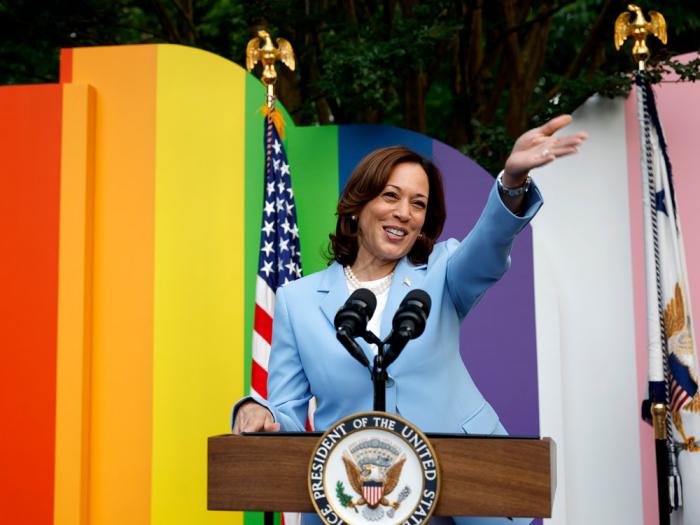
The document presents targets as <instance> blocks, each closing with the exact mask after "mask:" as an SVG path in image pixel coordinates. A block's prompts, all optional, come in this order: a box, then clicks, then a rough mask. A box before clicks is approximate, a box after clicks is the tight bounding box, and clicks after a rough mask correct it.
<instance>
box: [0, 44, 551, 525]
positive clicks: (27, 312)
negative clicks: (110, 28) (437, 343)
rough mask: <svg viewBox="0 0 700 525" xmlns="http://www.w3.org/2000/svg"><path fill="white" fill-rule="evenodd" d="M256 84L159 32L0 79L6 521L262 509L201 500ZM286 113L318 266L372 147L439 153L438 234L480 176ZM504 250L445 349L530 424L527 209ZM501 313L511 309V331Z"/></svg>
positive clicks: (229, 519)
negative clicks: (495, 279) (499, 269)
mask: <svg viewBox="0 0 700 525" xmlns="http://www.w3.org/2000/svg"><path fill="white" fill-rule="evenodd" d="M263 101H264V91H263V88H262V86H261V85H260V83H259V82H258V81H257V80H256V79H255V78H253V77H252V76H250V75H248V74H247V73H246V72H245V71H244V70H243V69H241V68H240V67H238V66H236V65H235V64H233V63H231V62H229V61H227V60H225V59H223V58H221V57H218V56H215V55H212V54H210V53H206V52H203V51H200V50H197V49H192V48H186V47H180V46H171V45H158V46H123V47H102V48H81V49H72V50H64V51H63V53H62V55H61V82H60V84H57V85H37V86H14V87H2V88H0V173H1V176H0V180H1V181H2V186H3V188H2V192H0V217H1V218H2V226H1V227H2V236H0V239H1V240H0V246H1V247H2V254H3V257H2V260H1V261H0V279H1V282H2V283H3V293H2V297H1V298H0V305H1V308H2V310H1V313H2V315H1V316H0V357H1V358H2V378H1V380H0V403H2V414H3V432H2V433H1V434H0V436H1V437H0V458H1V459H2V472H3V476H2V481H0V516H2V521H3V522H6V523H31V524H48V523H57V524H86V523H94V524H100V525H110V524H115V525H122V524H124V523H130V524H147V523H168V524H178V523H182V524H191V523H241V522H242V521H243V520H244V519H245V521H247V522H255V521H258V520H259V516H257V515H252V514H251V515H248V516H245V517H244V516H243V514H241V513H222V512H209V511H207V510H206V481H207V479H206V446H207V437H208V436H212V435H217V434H222V433H226V432H227V431H228V430H229V427H228V425H229V413H230V409H231V406H232V404H233V403H234V401H235V400H237V399H238V398H240V397H241V396H243V395H244V393H245V392H246V390H247V387H248V384H249V376H250V339H251V333H252V312H253V306H254V282H255V274H256V271H257V261H258V247H259V238H260V237H259V235H260V226H261V213H262V201H263V199H262V191H263V184H262V183H263V165H264V157H263V120H262V116H261V114H260V113H259V111H258V109H259V107H260V106H261V104H262V102H263ZM286 121H287V123H288V126H287V128H288V129H287V139H286V146H287V153H288V157H289V161H290V165H291V169H292V180H293V184H294V190H295V195H296V204H297V209H298V220H299V226H300V232H301V243H302V253H303V267H304V272H305V273H306V274H308V273H312V272H315V271H318V270H320V269H322V268H324V267H325V265H326V261H325V258H324V252H325V250H326V248H327V243H328V234H329V233H330V232H331V231H333V229H334V224H335V221H334V210H335V204H336V201H337V197H338V193H339V190H340V188H342V186H343V185H344V183H345V181H346V180H347V178H348V176H349V174H350V172H351V170H352V168H353V166H354V165H355V164H356V162H357V161H358V160H359V159H360V158H361V157H362V156H363V155H364V154H366V153H367V152H369V151H370V150H372V149H374V148H376V147H379V146H384V145H389V144H404V145H406V146H409V147H412V148H413V149H415V150H417V151H419V152H421V153H423V154H424V155H427V156H429V157H432V158H433V159H434V160H435V162H436V163H437V164H438V165H439V166H440V167H441V168H442V170H443V172H444V175H445V184H446V190H447V191H446V193H447V199H448V212H449V221H448V224H447V226H446V232H445V236H446V237H460V238H461V237H462V236H464V234H465V233H466V232H468V230H469V228H470V227H471V225H472V224H473V223H474V222H475V221H476V218H477V217H478V214H479V213H480V210H481V207H482V205H483V202H484V201H485V198H486V195H487V193H488V191H489V189H490V187H491V185H492V184H493V179H492V178H491V177H490V176H489V175H488V174H487V173H485V172H484V171H483V170H482V169H481V168H480V167H479V166H477V165H476V164H475V163H473V162H472V161H470V160H469V159H467V158H466V157H464V156H463V155H461V154H460V153H458V152H456V151H455V150H453V149H451V148H449V147H447V146H445V145H444V144H441V143H439V142H437V141H434V140H432V139H430V138H428V137H425V136H421V135H418V134H415V133H412V132H408V131H404V130H400V129H396V128H388V127H382V126H326V127H308V128H296V127H295V126H294V125H293V123H292V120H291V118H289V117H288V116H287V117H286ZM513 259H514V261H516V262H515V264H514V265H513V268H512V270H511V271H510V272H509V274H508V275H507V276H506V277H505V278H504V279H503V281H502V282H500V283H498V285H496V286H495V287H494V289H493V290H492V291H491V292H490V293H489V294H487V296H486V297H485V298H484V300H483V301H482V302H481V303H480V304H479V305H478V307H477V308H476V309H475V310H474V312H473V313H472V314H471V315H470V317H469V318H468V320H467V322H466V324H465V328H464V331H463V336H462V343H463V350H462V351H463V357H464V359H465V361H466V363H467V365H468V367H469V369H470V371H471V373H472V375H473V377H474V379H475V381H476V382H477V384H478V385H479V386H480V388H481V389H482V391H483V392H484V394H485V395H486V397H487V398H488V399H489V400H490V401H491V403H492V404H493V405H494V406H495V407H496V409H497V410H498V412H499V414H500V415H501V418H502V420H503V422H504V424H505V426H506V427H507V428H508V429H509V431H510V432H512V433H516V434H529V435H537V434H538V433H539V419H538V398H537V363H536V343H535V319H534V315H535V313H534V283H533V277H532V276H533V253H532V234H531V231H530V229H529V228H528V229H527V230H526V231H525V232H524V233H523V235H521V236H520V237H519V238H518V240H517V242H516V245H515V248H514V254H513ZM503 312H519V313H518V314H517V315H515V316H513V321H512V325H511V330H503V329H502V325H501V319H502V316H503ZM322 353H323V349H319V358H320V359H322ZM504 363H507V366H506V365H505V364H504ZM367 408H368V409H369V408H371V407H367Z"/></svg>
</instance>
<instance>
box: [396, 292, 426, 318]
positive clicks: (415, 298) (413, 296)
mask: <svg viewBox="0 0 700 525" xmlns="http://www.w3.org/2000/svg"><path fill="white" fill-rule="evenodd" d="M409 302H413V303H414V304H415V303H418V304H419V305H420V309H421V310H423V313H425V316H426V317H428V315H429V314H430V306H431V304H432V302H431V300H430V296H429V295H428V292H426V291H424V290H420V289H416V290H411V291H410V292H408V293H407V294H406V297H404V298H403V301H401V306H404V305H408V303H409ZM399 308H400V307H399Z"/></svg>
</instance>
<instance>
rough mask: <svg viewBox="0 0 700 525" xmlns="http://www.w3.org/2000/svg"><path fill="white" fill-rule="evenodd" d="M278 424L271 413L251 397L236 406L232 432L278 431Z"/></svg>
mask: <svg viewBox="0 0 700 525" xmlns="http://www.w3.org/2000/svg"><path fill="white" fill-rule="evenodd" d="M279 431H280V424H279V423H275V422H274V419H273V417H272V413H271V412H270V411H269V410H268V409H267V408H265V407H264V406H262V405H261V404H259V403H256V402H255V401H253V400H252V399H251V400H249V401H246V402H245V403H243V404H242V405H241V406H240V407H238V411H237V412H236V419H235V420H234V422H233V433H234V434H240V433H242V432H279Z"/></svg>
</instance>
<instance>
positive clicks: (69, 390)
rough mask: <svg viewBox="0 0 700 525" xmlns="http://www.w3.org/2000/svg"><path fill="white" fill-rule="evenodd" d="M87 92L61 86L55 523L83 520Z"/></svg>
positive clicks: (89, 171) (88, 303) (89, 154)
mask: <svg viewBox="0 0 700 525" xmlns="http://www.w3.org/2000/svg"><path fill="white" fill-rule="evenodd" d="M94 103H95V92H94V90H93V89H92V88H91V87H89V86H85V85H75V84H64V86H63V114H62V130H61V208H60V209H61V212H60V214H61V215H60V244H59V247H60V248H59V263H58V268H59V272H58V336H57V363H56V368H57V369H56V460H55V472H54V480H55V482H54V523H55V524H57V525H82V524H86V523H87V522H88V515H87V512H88V479H89V478H88V475H89V470H88V468H89V451H90V448H89V445H90V351H91V346H92V339H91V338H92V333H91V319H92V311H91V309H92V214H93V201H92V192H93V188H92V184H93V180H92V179H93V145H94V144H93V141H94V127H93V125H94Z"/></svg>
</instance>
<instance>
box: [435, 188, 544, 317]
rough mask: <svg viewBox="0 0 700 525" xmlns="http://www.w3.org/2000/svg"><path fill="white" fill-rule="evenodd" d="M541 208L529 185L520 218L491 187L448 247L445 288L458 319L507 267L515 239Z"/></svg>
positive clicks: (538, 198)
mask: <svg viewBox="0 0 700 525" xmlns="http://www.w3.org/2000/svg"><path fill="white" fill-rule="evenodd" d="M541 206H542V195H541V194H540V191H539V189H538V188H537V186H536V185H535V184H534V182H533V183H532V185H531V186H530V189H529V190H528V192H527V194H526V197H525V201H524V203H523V209H524V210H525V213H524V214H523V216H522V217H519V216H517V215H514V214H513V213H512V212H511V211H510V210H509V209H508V208H507V207H506V206H505V204H503V201H502V200H501V197H500V195H499V194H498V188H497V186H496V185H495V184H494V185H493V187H492V188H491V192H490V193H489V197H488V200H487V201H486V206H485V207H484V211H483V212H482V213H481V216H480V217H479V220H478V221H477V223H476V225H475V226H474V228H473V229H472V230H471V231H470V232H469V234H468V235H467V236H466V237H465V238H464V240H463V241H462V242H457V241H455V240H452V241H451V242H450V243H449V244H448V251H449V258H448V260H447V272H446V285H447V290H448V292H449V294H450V297H451V298H452V301H453V303H454V304H455V307H456V309H457V313H458V314H459V316H460V318H462V319H463V318H464V317H465V316H466V315H467V313H468V312H469V310H471V308H472V307H473V306H474V305H475V304H476V303H477V301H478V300H479V299H480V298H481V296H482V295H483V294H484V292H485V291H486V290H487V289H488V288H489V287H490V286H491V285H492V284H493V283H495V282H496V281H498V280H499V279H500V278H501V277H502V276H503V274H504V273H505V272H506V271H507V270H508V268H509V267H510V250H511V247H512V245H513V240H514V239H515V236H516V235H517V234H518V233H520V231H521V230H522V229H523V228H524V227H525V226H526V225H527V224H528V223H529V222H530V220H532V218H533V217H534V216H535V214H536V213H537V211H538V210H539V209H540V207H541Z"/></svg>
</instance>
